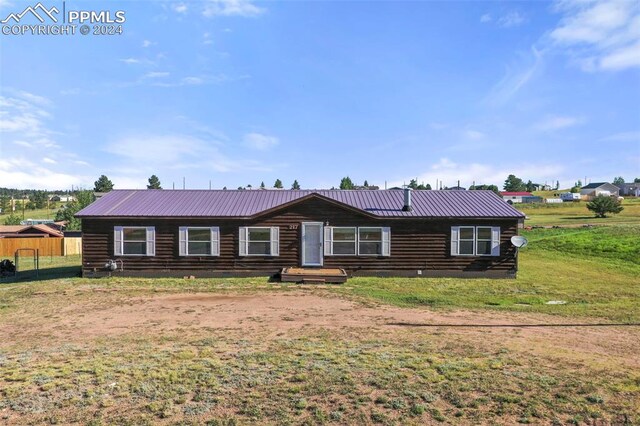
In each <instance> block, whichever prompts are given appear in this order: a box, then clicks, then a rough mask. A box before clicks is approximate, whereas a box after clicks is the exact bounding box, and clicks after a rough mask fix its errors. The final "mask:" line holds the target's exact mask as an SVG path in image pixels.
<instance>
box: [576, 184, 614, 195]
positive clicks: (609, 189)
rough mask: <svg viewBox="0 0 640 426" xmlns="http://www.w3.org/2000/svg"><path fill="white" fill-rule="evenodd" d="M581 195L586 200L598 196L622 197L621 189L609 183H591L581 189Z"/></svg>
mask: <svg viewBox="0 0 640 426" xmlns="http://www.w3.org/2000/svg"><path fill="white" fill-rule="evenodd" d="M580 195H581V196H582V197H583V198H586V199H591V198H593V197H597V196H598V195H607V196H612V197H613V196H615V197H617V196H618V195H620V188H618V187H617V186H615V185H612V184H610V183H608V182H596V183H590V184H589V185H586V186H583V187H582V188H581V189H580Z"/></svg>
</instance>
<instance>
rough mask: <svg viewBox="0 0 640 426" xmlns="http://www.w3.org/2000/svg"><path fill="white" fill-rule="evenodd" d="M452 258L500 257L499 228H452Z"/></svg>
mask: <svg viewBox="0 0 640 426" xmlns="http://www.w3.org/2000/svg"><path fill="white" fill-rule="evenodd" d="M451 255H452V256H500V227H499V226H453V227H452V228H451Z"/></svg>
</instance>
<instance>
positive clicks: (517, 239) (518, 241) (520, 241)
mask: <svg viewBox="0 0 640 426" xmlns="http://www.w3.org/2000/svg"><path fill="white" fill-rule="evenodd" d="M527 243H528V241H527V239H526V238H525V237H522V236H520V235H516V236H513V237H511V244H513V245H514V246H516V247H517V248H522V247H526V246H527Z"/></svg>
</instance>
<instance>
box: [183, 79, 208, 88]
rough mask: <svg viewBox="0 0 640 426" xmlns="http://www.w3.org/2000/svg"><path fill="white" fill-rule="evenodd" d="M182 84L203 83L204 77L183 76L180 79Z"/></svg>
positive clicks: (193, 84)
mask: <svg viewBox="0 0 640 426" xmlns="http://www.w3.org/2000/svg"><path fill="white" fill-rule="evenodd" d="M181 82H182V84H186V85H189V86H195V85H199V84H203V83H204V79H202V78H201V77H185V78H183V79H182V80H181Z"/></svg>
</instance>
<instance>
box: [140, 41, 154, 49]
mask: <svg viewBox="0 0 640 426" xmlns="http://www.w3.org/2000/svg"><path fill="white" fill-rule="evenodd" d="M154 44H156V43H154V42H152V41H151V40H142V47H145V48H146V47H149V46H153V45H154Z"/></svg>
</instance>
